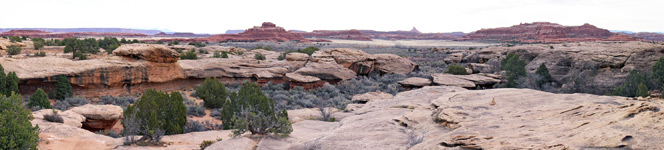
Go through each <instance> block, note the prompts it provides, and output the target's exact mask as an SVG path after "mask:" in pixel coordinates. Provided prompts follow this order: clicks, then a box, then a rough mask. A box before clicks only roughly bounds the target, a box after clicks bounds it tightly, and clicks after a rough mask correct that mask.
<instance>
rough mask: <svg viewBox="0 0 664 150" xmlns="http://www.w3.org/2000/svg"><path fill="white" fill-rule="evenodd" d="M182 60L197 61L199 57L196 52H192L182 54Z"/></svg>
mask: <svg viewBox="0 0 664 150" xmlns="http://www.w3.org/2000/svg"><path fill="white" fill-rule="evenodd" d="M180 59H192V60H196V59H198V55H196V51H194V50H190V51H187V52H185V53H182V54H180Z"/></svg>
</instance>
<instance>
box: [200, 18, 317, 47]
mask: <svg viewBox="0 0 664 150" xmlns="http://www.w3.org/2000/svg"><path fill="white" fill-rule="evenodd" d="M207 40H208V41H214V42H256V41H272V42H286V41H299V42H311V41H310V40H308V39H305V38H304V37H303V36H302V35H300V34H298V33H293V32H289V31H286V30H285V29H284V28H282V27H278V26H277V25H275V24H274V23H271V22H264V23H263V24H262V25H261V26H255V27H253V28H249V29H247V30H245V31H244V32H242V33H239V34H217V35H212V36H210V37H209V38H207Z"/></svg>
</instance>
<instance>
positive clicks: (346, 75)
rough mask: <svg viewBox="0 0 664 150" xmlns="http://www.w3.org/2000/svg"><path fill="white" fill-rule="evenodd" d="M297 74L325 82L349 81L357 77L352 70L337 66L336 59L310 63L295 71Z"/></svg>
mask: <svg viewBox="0 0 664 150" xmlns="http://www.w3.org/2000/svg"><path fill="white" fill-rule="evenodd" d="M295 73H298V74H301V75H305V76H314V77H317V78H320V79H323V80H347V79H351V78H355V77H356V76H357V75H356V73H355V72H353V71H352V70H350V69H348V68H345V67H344V66H342V65H340V64H337V63H336V62H335V61H334V59H319V60H317V61H315V62H313V61H310V62H308V63H307V64H306V65H305V66H304V67H302V68H300V69H298V70H297V71H295Z"/></svg>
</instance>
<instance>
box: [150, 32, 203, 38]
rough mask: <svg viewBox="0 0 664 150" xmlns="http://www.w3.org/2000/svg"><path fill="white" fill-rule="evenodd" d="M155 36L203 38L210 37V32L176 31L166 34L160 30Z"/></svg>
mask: <svg viewBox="0 0 664 150" xmlns="http://www.w3.org/2000/svg"><path fill="white" fill-rule="evenodd" d="M153 36H154V37H201V38H206V37H210V35H209V34H194V33H190V32H175V33H173V34H166V33H164V32H159V33H157V34H155V35H153Z"/></svg>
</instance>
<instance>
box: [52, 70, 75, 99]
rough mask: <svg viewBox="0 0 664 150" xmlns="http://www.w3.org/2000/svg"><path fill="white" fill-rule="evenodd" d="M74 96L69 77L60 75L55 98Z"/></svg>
mask: <svg viewBox="0 0 664 150" xmlns="http://www.w3.org/2000/svg"><path fill="white" fill-rule="evenodd" d="M71 96H74V92H73V91H72V87H71V83H70V81H69V78H67V77H65V76H64V75H60V76H58V83H57V84H56V85H55V99H57V100H64V99H65V98H67V97H71Z"/></svg>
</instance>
